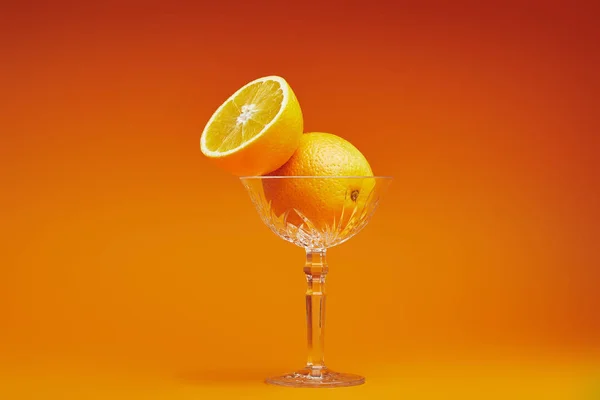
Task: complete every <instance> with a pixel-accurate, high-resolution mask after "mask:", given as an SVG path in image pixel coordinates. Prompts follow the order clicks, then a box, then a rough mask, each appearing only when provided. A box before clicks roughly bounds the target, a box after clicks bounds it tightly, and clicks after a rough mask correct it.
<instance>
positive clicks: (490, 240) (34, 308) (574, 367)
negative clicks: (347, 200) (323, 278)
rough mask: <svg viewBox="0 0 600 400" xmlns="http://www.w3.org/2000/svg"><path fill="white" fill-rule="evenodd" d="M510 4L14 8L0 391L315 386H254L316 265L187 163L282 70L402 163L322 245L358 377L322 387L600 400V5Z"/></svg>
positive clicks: (338, 341) (338, 363)
mask: <svg viewBox="0 0 600 400" xmlns="http://www.w3.org/2000/svg"><path fill="white" fill-rule="evenodd" d="M511 3H514V4H508V3H502V4H500V3H495V4H492V3H481V2H463V3H460V4H448V3H445V2H435V1H434V2H423V3H418V4H417V3H415V4H408V3H402V2H396V3H392V2H390V3H385V4H384V3H381V4H375V3H373V4H363V3H361V4H358V3H354V2H341V1H333V2H327V3H326V4H317V3H316V2H310V1H307V2H302V3H299V4H282V3H281V2H273V1H265V2H258V3H257V2H234V1H226V2H214V3H210V4H208V3H206V2H171V3H168V4H167V3H155V2H150V3H145V4H143V5H141V4H139V3H135V2H127V1H124V2H80V3H78V4H71V3H68V2H61V1H58V2H54V3H53V4H45V3H43V2H35V1H34V2H21V3H18V2H17V3H14V4H11V5H7V6H5V7H4V9H3V12H2V13H1V14H2V20H3V22H2V24H0V31H1V32H0V33H1V34H0V45H1V48H2V56H1V57H2V62H0V65H1V67H0V86H1V87H2V90H1V93H2V94H1V95H0V138H1V139H0V140H1V145H0V193H1V194H2V195H1V196H0V226H1V227H2V229H0V246H1V248H0V250H1V251H0V254H1V258H0V273H1V279H0V370H1V371H2V374H0V397H2V398H19V397H21V398H39V397H46V398H52V397H55V398H62V399H68V398H74V397H78V398H81V397H87V398H94V397H95V398H157V399H161V398H169V399H179V398H181V399H183V398H191V397H203V396H213V397H219V396H220V397H227V396H229V397H231V398H236V397H240V396H242V395H244V394H248V393H250V394H254V395H255V396H256V397H261V398H270V397H271V398H281V397H282V396H285V397H290V398H294V396H296V397H300V396H306V392H304V391H298V392H295V391H292V390H287V389H286V388H277V387H273V386H270V385H265V384H264V382H263V380H264V378H265V377H268V376H276V375H277V374H280V373H283V372H285V371H287V370H288V369H289V368H296V367H297V366H301V365H303V364H304V363H305V362H306V359H305V358H306V320H305V314H304V310H305V300H304V299H303V298H302V297H303V294H304V293H305V292H306V282H305V280H304V279H305V274H304V272H303V270H302V268H303V267H304V262H303V260H302V257H305V255H304V250H302V249H301V248H299V247H298V246H295V245H293V244H292V243H286V242H285V241H283V240H281V239H280V238H278V237H277V236H276V235H275V234H274V233H273V232H272V231H271V230H270V229H269V228H268V227H267V226H266V225H265V224H264V223H263V222H262V221H261V217H260V216H259V214H258V213H257V212H256V210H255V207H254V205H253V203H252V202H251V200H250V199H249V197H248V195H247V191H246V189H245V187H244V185H243V183H242V182H241V181H240V179H239V177H237V176H234V175H232V174H230V173H229V172H227V171H226V170H224V169H222V168H220V167H219V166H218V165H216V164H214V163H211V162H210V160H208V159H207V158H206V157H205V156H204V155H203V154H202V152H201V150H200V148H199V140H200V136H201V133H202V129H203V128H204V126H205V124H206V122H208V120H209V119H210V117H211V116H212V114H213V113H214V112H215V111H216V110H217V108H218V107H219V106H220V105H221V104H222V103H223V102H224V101H225V100H226V99H227V98H228V97H229V96H231V94H232V93H234V92H235V91H236V90H237V89H239V88H241V87H242V86H243V85H244V84H246V83H248V82H251V81H252V80H253V79H255V78H257V77H266V76H281V77H285V80H286V81H287V82H288V83H289V85H290V86H291V87H292V88H293V91H294V95H295V96H296V98H297V100H298V102H299V104H301V111H302V115H303V121H304V125H303V127H302V132H329V133H332V134H335V135H337V136H339V137H341V138H344V139H345V140H347V141H348V142H349V143H352V144H353V145H354V146H355V147H356V148H357V149H359V150H360V152H361V153H362V154H363V155H364V156H365V158H366V159H367V160H368V162H369V164H370V167H371V168H372V171H373V172H374V173H375V174H385V175H392V176H394V183H393V184H392V185H390V187H389V190H388V191H387V193H386V195H385V198H383V200H382V201H381V204H380V206H379V208H378V210H377V212H376V213H375V214H374V215H373V218H372V220H371V221H370V222H369V224H368V225H367V226H365V227H364V229H363V230H362V231H361V232H360V233H359V234H357V235H356V236H355V237H353V238H352V239H351V241H348V242H347V243H345V244H343V245H341V246H339V247H338V246H336V247H333V248H331V249H329V250H328V251H327V262H328V265H329V273H328V276H327V285H328V287H327V290H328V295H329V296H328V299H327V321H326V335H325V337H326V339H325V348H326V350H325V354H326V359H325V363H326V365H327V366H328V367H330V368H331V369H332V370H335V371H343V372H352V373H356V374H358V375H362V376H366V377H367V381H366V384H365V385H361V386H358V387H355V388H348V389H339V390H337V389H336V390H335V391H331V392H330V391H324V392H319V394H315V396H330V397H332V398H336V396H337V397H339V398H352V397H356V398H362V397H368V396H373V397H382V398H384V397H405V398H411V397H412V398H428V397H429V398H436V396H437V397H438V398H439V397H440V396H441V397H443V396H445V397H446V398H469V396H471V397H475V398H477V396H478V395H480V394H481V393H487V394H489V395H490V396H493V395H496V394H497V395H498V396H499V397H500V396H504V398H553V397H552V396H554V398H585V396H586V395H587V394H588V393H591V394H590V395H589V396H593V393H594V379H595V378H596V377H597V372H598V366H599V364H598V361H599V360H598V351H597V349H598V346H599V345H600V343H599V338H600V317H599V316H598V313H597V312H596V310H597V304H598V303H599V301H600V298H599V295H598V293H599V290H598V289H599V283H598V282H600V280H599V278H600V276H599V272H598V268H597V266H598V265H600V259H599V256H598V252H597V251H596V250H597V247H598V246H597V238H598V237H599V236H600V235H599V234H600V232H599V228H598V227H599V226H600V225H599V224H598V221H600V215H599V209H598V207H597V203H598V201H597V199H598V195H599V193H598V187H599V185H598V182H599V178H600V176H599V174H598V171H599V170H600V168H599V165H598V163H599V162H598V157H597V153H598V151H597V149H598V145H599V143H598V135H597V132H598V131H599V128H600V126H599V125H598V118H597V116H596V112H595V108H594V105H595V104H596V103H597V100H596V99H597V95H596V92H597V90H596V89H597V87H598V77H597V71H598V69H599V67H600V65H599V64H600V60H599V59H598V57H597V55H596V53H597V52H595V51H593V49H594V46H595V43H596V42H595V37H597V34H598V28H597V24H596V21H595V19H594V15H595V13H594V12H593V11H594V9H593V5H592V4H588V3H587V2H575V3H568V2H553V3H549V2H529V3H527V4H525V3H522V2H511ZM311 393H312V392H311ZM321 393H322V394H321ZM560 396H562V397H560ZM589 396H588V397H589Z"/></svg>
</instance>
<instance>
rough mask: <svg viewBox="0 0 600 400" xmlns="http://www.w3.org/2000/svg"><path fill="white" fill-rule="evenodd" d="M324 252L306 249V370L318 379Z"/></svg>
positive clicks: (322, 335)
mask: <svg viewBox="0 0 600 400" xmlns="http://www.w3.org/2000/svg"><path fill="white" fill-rule="evenodd" d="M325 252H326V250H324V249H323V250H311V249H306V264H305V266H304V273H305V274H306V282H307V284H308V287H307V289H306V327H307V339H308V360H307V362H306V368H307V369H308V370H309V373H310V374H311V376H313V377H315V378H320V377H321V376H322V375H323V372H324V370H325V359H324V344H325V295H326V293H325V277H326V276H327V272H328V267H327V260H326V258H325Z"/></svg>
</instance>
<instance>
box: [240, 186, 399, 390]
mask: <svg viewBox="0 0 600 400" xmlns="http://www.w3.org/2000/svg"><path fill="white" fill-rule="evenodd" d="M240 179H241V181H242V184H243V185H244V187H245V188H246V190H247V192H248V194H249V195H250V198H251V199H252V203H253V204H254V206H255V207H256V210H257V211H258V214H259V215H260V218H261V219H262V221H263V222H264V223H265V224H266V225H267V226H268V227H269V228H270V229H271V230H272V231H273V232H274V233H275V234H277V235H278V236H279V237H281V238H282V239H284V240H286V241H288V242H291V243H293V244H295V245H297V246H299V247H303V248H304V249H305V251H306V262H305V264H304V273H305V274H306V282H307V285H308V288H307V290H306V324H307V339H308V360H307V362H306V366H305V367H304V368H303V369H300V370H298V371H295V372H291V373H288V374H285V375H281V376H276V377H271V378H267V379H266V382H267V383H269V384H273V385H282V386H291V387H339V386H354V385H360V384H362V383H364V382H365V378H364V377H362V376H359V375H354V374H348V373H340V372H334V371H332V370H330V369H329V368H327V367H326V366H325V359H324V343H325V342H324V338H325V336H324V333H325V299H326V292H325V278H326V276H327V272H328V271H329V268H328V265H327V260H326V252H327V249H329V248H331V247H333V246H336V245H339V244H341V243H344V242H345V241H347V240H348V239H350V238H351V237H352V236H354V235H356V234H357V233H358V232H359V231H360V230H362V229H363V228H364V227H365V226H366V225H367V223H368V222H369V220H370V219H371V217H372V216H373V213H374V212H375V209H376V208H377V205H378V204H379V201H380V199H381V197H382V195H383V194H384V192H385V191H386V189H387V188H388V186H389V184H390V183H391V180H392V178H391V177H383V176H375V177H373V176H348V177H329V176H248V177H241V178H240Z"/></svg>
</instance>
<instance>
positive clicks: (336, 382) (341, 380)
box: [265, 368, 365, 388]
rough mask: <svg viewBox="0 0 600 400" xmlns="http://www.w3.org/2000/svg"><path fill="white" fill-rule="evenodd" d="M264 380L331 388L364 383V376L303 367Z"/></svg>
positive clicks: (274, 383) (292, 385) (274, 382)
mask: <svg viewBox="0 0 600 400" xmlns="http://www.w3.org/2000/svg"><path fill="white" fill-rule="evenodd" d="M315 375H316V376H315ZM319 375H320V376H319ZM265 382H266V383H268V384H270V385H279V386H288V387H305V388H308V387H310V388H332V387H343V386H356V385H362V384H363V383H365V378H364V377H363V376H360V375H354V374H344V373H341V372H334V371H331V370H329V369H323V370H320V371H319V372H318V374H317V373H316V371H313V370H311V369H308V368H305V369H303V370H300V371H296V372H292V373H290V374H286V375H281V376H274V377H271V378H267V379H266V380H265Z"/></svg>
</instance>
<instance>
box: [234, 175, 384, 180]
mask: <svg viewBox="0 0 600 400" xmlns="http://www.w3.org/2000/svg"><path fill="white" fill-rule="evenodd" d="M393 178H394V177H393V176H391V175H289V176H287V175H247V176H240V177H239V179H241V180H244V179H393Z"/></svg>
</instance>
